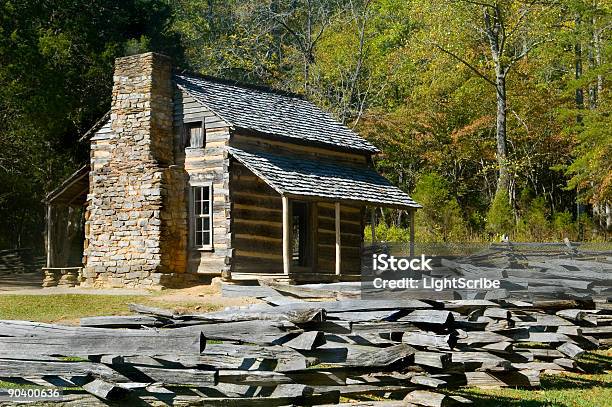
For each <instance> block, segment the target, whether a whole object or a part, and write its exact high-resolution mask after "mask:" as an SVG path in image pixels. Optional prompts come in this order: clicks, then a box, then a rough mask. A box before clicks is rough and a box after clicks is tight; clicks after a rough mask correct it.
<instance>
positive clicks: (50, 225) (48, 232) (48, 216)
mask: <svg viewBox="0 0 612 407" xmlns="http://www.w3.org/2000/svg"><path fill="white" fill-rule="evenodd" d="M51 223H52V218H51V204H50V203H47V242H46V243H47V247H46V249H47V267H52V264H51V258H52V254H51V250H52V247H51V235H52V233H51V229H52V228H53V225H52V224H51Z"/></svg>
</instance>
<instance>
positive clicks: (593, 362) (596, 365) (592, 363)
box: [577, 352, 612, 374]
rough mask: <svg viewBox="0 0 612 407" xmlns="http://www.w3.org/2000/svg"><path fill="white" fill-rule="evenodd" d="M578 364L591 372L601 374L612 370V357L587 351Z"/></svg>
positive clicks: (587, 371)
mask: <svg viewBox="0 0 612 407" xmlns="http://www.w3.org/2000/svg"><path fill="white" fill-rule="evenodd" d="M577 362H578V366H579V367H580V368H582V369H583V370H584V371H585V372H586V373H589V374H601V373H605V372H606V370H612V357H611V356H606V355H600V354H597V353H592V352H589V353H585V354H584V355H582V356H581V357H580V359H578V361H577Z"/></svg>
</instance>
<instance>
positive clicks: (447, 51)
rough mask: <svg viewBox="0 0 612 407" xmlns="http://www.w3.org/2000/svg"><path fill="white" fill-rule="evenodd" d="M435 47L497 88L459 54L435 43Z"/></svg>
mask: <svg viewBox="0 0 612 407" xmlns="http://www.w3.org/2000/svg"><path fill="white" fill-rule="evenodd" d="M433 46H434V47H436V48H438V49H439V50H440V51H442V52H444V53H445V54H447V55H450V56H451V57H453V58H455V59H456V60H457V61H459V62H461V63H462V64H463V65H465V66H467V67H468V68H469V69H470V70H471V71H472V72H474V73H475V74H476V75H478V76H480V77H481V78H482V79H484V80H485V81H487V83H489V84H490V85H492V86H493V87H495V88H497V85H496V84H495V82H493V81H492V80H491V79H490V78H488V77H487V76H486V75H485V74H483V73H482V72H480V71H479V70H478V69H477V68H476V67H474V66H473V65H472V64H470V63H469V62H467V61H466V60H465V59H463V58H461V57H460V56H458V55H457V54H455V53H454V52H452V51H449V50H447V49H445V48H444V47H441V46H440V45H439V44H436V43H433Z"/></svg>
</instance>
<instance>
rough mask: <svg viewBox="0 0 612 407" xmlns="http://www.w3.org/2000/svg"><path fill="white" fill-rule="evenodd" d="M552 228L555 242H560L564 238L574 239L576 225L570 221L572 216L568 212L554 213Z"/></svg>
mask: <svg viewBox="0 0 612 407" xmlns="http://www.w3.org/2000/svg"><path fill="white" fill-rule="evenodd" d="M553 228H554V231H555V236H554V238H555V240H559V241H562V240H563V239H565V238H567V239H570V240H575V239H576V238H575V236H576V225H575V224H574V221H573V219H572V214H571V213H569V212H568V211H564V212H558V213H555V216H554V218H553Z"/></svg>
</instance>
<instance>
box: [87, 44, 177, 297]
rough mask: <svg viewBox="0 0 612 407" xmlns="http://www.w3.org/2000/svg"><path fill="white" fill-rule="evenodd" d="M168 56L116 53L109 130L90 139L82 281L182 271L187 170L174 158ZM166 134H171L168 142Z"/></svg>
mask: <svg viewBox="0 0 612 407" xmlns="http://www.w3.org/2000/svg"><path fill="white" fill-rule="evenodd" d="M173 92H174V91H173V85H172V77H171V64H170V60H169V59H168V58H167V57H164V56H162V55H158V54H152V53H148V54H142V55H134V56H129V57H125V58H120V59H118V60H117V63H116V66H115V75H114V85H113V93H112V107H111V118H110V120H111V132H109V133H108V135H107V136H106V137H102V138H100V139H97V140H92V148H91V172H90V191H89V195H88V204H87V213H86V227H85V238H86V242H85V251H84V264H85V267H84V269H83V273H82V277H83V285H89V286H111V287H114V286H116V287H136V286H143V285H144V286H153V285H158V284H159V281H160V279H163V278H165V277H163V276H160V274H164V273H171V274H169V276H170V275H176V274H177V273H180V272H183V271H185V265H186V244H187V242H186V240H187V214H186V209H185V208H186V202H185V177H184V175H183V173H182V171H181V170H180V168H176V167H175V166H173V165H172V164H173V161H174V153H173V145H172V142H171V140H172V139H173V136H172V132H173V127H172V110H173V105H172V95H173ZM169 141H170V142H169Z"/></svg>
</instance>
